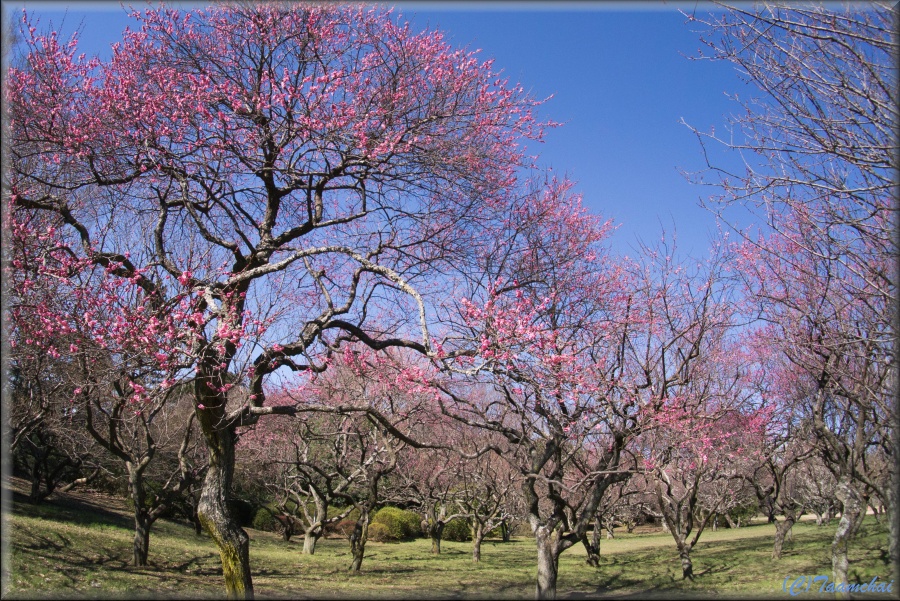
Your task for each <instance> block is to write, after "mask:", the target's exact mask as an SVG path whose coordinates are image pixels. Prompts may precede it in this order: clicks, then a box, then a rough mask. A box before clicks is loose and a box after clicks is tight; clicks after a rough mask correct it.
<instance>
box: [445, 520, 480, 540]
mask: <svg viewBox="0 0 900 601" xmlns="http://www.w3.org/2000/svg"><path fill="white" fill-rule="evenodd" d="M441 538H443V539H444V540H452V541H456V542H459V543H463V542H466V541H469V540H472V530H471V529H470V528H469V520H463V519H455V520H452V521H450V522H447V525H446V526H444V534H443V536H442V537H441Z"/></svg>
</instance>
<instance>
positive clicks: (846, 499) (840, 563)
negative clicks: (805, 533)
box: [831, 477, 866, 584]
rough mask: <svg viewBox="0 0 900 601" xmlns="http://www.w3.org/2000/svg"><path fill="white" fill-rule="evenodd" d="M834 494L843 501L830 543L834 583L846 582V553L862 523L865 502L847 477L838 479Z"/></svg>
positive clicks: (847, 562) (847, 560)
mask: <svg viewBox="0 0 900 601" xmlns="http://www.w3.org/2000/svg"><path fill="white" fill-rule="evenodd" d="M835 494H836V496H837V498H838V500H839V501H840V502H841V503H843V505H844V510H843V511H842V512H841V521H840V523H838V527H837V531H836V532H835V533H834V542H833V543H832V544H831V571H832V575H833V581H834V583H835V584H840V583H843V584H846V583H847V572H848V570H849V567H850V561H849V559H848V557H847V553H848V550H849V548H850V541H851V540H852V539H853V537H854V536H855V535H856V532H857V530H859V525H860V524H861V523H862V518H863V515H864V511H865V507H866V502H865V500H864V499H863V498H862V496H861V495H860V494H859V492H858V491H857V490H856V489H855V488H854V487H853V484H852V483H851V482H850V479H849V477H842V478H841V479H839V480H838V484H837V489H836V491H835Z"/></svg>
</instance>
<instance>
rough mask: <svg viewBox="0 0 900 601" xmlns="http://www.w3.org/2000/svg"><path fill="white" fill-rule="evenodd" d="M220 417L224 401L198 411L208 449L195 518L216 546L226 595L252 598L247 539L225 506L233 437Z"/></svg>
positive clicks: (231, 472) (231, 462)
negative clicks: (216, 405)
mask: <svg viewBox="0 0 900 601" xmlns="http://www.w3.org/2000/svg"><path fill="white" fill-rule="evenodd" d="M224 417H225V411H224V403H223V405H221V406H218V407H211V406H209V405H207V406H206V408H204V409H201V410H200V411H198V421H199V423H200V425H201V428H202V430H203V435H204V437H205V439H206V447H207V450H208V452H209V468H208V470H207V472H206V477H205V478H204V480H203V489H202V491H201V493H200V502H199V504H198V506H197V517H198V518H199V520H200V523H201V524H202V525H203V528H204V529H205V530H206V531H207V532H208V533H209V534H210V536H212V539H213V541H215V543H216V546H217V547H218V549H219V555H220V556H221V558H222V574H223V576H224V577H225V593H226V595H227V596H228V598H229V599H252V598H253V580H252V578H251V576H250V538H249V537H248V536H247V533H246V532H244V529H243V528H241V527H240V525H239V524H238V523H237V521H236V520H235V519H234V516H233V515H232V513H231V509H230V508H229V507H228V499H229V497H230V494H231V481H232V478H233V476H234V445H235V436H234V429H233V427H228V426H226V427H223V426H221V425H220V424H221V423H222V421H223V420H224Z"/></svg>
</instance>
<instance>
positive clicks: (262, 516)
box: [253, 507, 280, 532]
mask: <svg viewBox="0 0 900 601" xmlns="http://www.w3.org/2000/svg"><path fill="white" fill-rule="evenodd" d="M253 527H254V528H256V529H257V530H264V531H266V532H277V531H278V530H279V529H280V524H279V523H278V520H276V519H275V516H274V515H272V512H271V511H269V510H268V509H266V508H265V507H260V508H259V509H257V510H256V515H254V516H253Z"/></svg>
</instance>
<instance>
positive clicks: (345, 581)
mask: <svg viewBox="0 0 900 601" xmlns="http://www.w3.org/2000/svg"><path fill="white" fill-rule="evenodd" d="M8 519H9V521H8V523H7V524H6V528H5V529H4V537H6V538H7V541H8V542H9V546H8V553H9V556H8V557H7V560H8V562H7V564H6V565H7V567H8V569H9V574H5V575H4V578H3V581H4V587H5V591H4V594H3V596H4V597H5V598H36V597H38V598H39V597H46V598H67V597H68V598H81V597H90V598H106V597H128V598H134V597H152V598H158V597H167V596H169V597H177V598H189V597H195V598H219V597H222V595H223V593H224V588H223V584H222V572H221V567H220V565H219V559H218V554H217V552H216V549H215V546H214V545H213V543H212V541H211V540H210V539H209V538H208V537H207V536H206V535H202V536H196V535H195V534H194V532H193V529H192V528H191V527H190V526H187V525H182V524H179V523H174V522H168V521H160V522H158V523H157V524H156V525H155V526H154V529H153V533H152V535H151V539H150V565H149V566H147V567H144V568H134V567H131V566H129V565H128V562H129V561H130V558H131V534H132V533H131V524H130V521H129V520H128V519H127V517H125V516H123V515H120V514H116V513H114V512H103V511H102V510H101V509H100V508H95V509H94V510H85V509H82V508H78V507H75V506H71V505H70V506H59V505H55V504H44V505H40V506H29V505H25V504H15V505H14V506H13V510H12V512H11V513H10V514H9V515H8ZM248 533H249V534H250V537H251V547H250V554H251V565H252V569H253V578H254V586H255V589H256V594H257V596H258V597H260V598H292V599H304V598H309V599H327V598H391V599H397V598H416V599H419V598H467V599H468V598H472V599H475V598H492V599H494V598H513V599H522V598H525V599H528V598H532V597H533V594H534V579H535V549H534V543H533V542H532V541H531V540H530V539H528V538H524V537H523V538H519V539H514V540H513V541H512V542H510V543H502V542H500V541H495V540H488V541H486V542H485V544H484V546H483V548H482V561H481V563H478V564H475V563H473V562H472V559H471V543H455V542H452V541H444V542H443V544H442V553H441V554H440V555H439V556H434V555H432V554H431V553H430V541H428V540H426V539H419V540H416V541H413V542H405V543H374V542H369V543H368V544H367V546H366V558H365V561H364V562H363V567H362V573H361V574H358V575H350V574H348V572H347V566H348V565H349V563H350V554H349V545H348V543H347V542H346V541H345V540H343V539H323V540H321V541H320V543H319V546H318V549H317V552H316V555H313V556H308V555H303V554H301V552H300V551H301V549H302V539H301V538H295V539H294V540H291V541H290V542H288V543H285V542H283V541H282V540H281V539H280V537H278V536H277V535H274V534H270V533H266V532H259V531H256V530H248ZM833 534H834V524H833V525H832V526H830V527H821V528H820V527H817V526H815V525H814V524H810V523H800V524H797V525H796V526H795V527H794V532H793V540H792V541H788V542H787V543H786V547H785V552H784V557H783V558H782V559H781V560H780V561H776V560H773V559H772V558H771V553H772V537H773V535H774V527H773V526H772V525H767V524H759V525H753V526H748V527H744V528H740V529H737V530H727V529H726V530H719V531H718V532H711V531H707V532H705V533H704V534H703V537H702V538H701V540H700V542H699V543H698V546H697V547H696V549H695V551H694V553H693V557H694V572H695V574H696V575H697V577H696V579H695V580H694V581H693V582H690V581H688V582H685V581H682V580H681V576H680V574H681V568H680V563H679V562H678V559H677V555H676V553H675V546H674V542H673V540H672V538H671V536H670V535H668V534H662V533H654V534H643V535H627V534H620V535H617V538H615V539H613V540H607V539H604V540H603V541H602V543H601V557H602V564H601V566H600V568H599V569H595V568H591V567H589V566H588V565H586V564H585V562H584V550H583V549H582V548H581V547H580V546H577V547H573V548H572V549H570V550H568V551H566V552H565V553H564V554H563V555H562V557H561V559H560V573H559V583H558V584H559V593H560V597H561V598H566V597H568V598H573V599H574V598H590V597H599V596H610V595H612V596H628V595H630V594H635V595H638V596H641V597H646V596H654V595H659V596H665V597H677V596H689V597H698V596H711V595H726V596H731V597H740V596H750V597H753V598H758V597H767V596H768V597H781V598H785V597H787V595H785V594H784V592H783V591H782V584H783V582H784V579H785V577H786V576H788V575H792V576H800V575H816V574H829V575H830V573H831V568H830V558H829V550H830V541H831V537H832V536H833ZM886 549H887V532H886V528H885V527H884V526H882V525H880V524H877V523H876V522H875V521H874V519H872V518H869V519H868V520H867V521H866V523H865V524H864V525H863V528H862V531H861V533H860V536H859V537H858V539H857V540H856V543H855V544H854V546H853V549H852V552H851V557H850V559H851V580H852V581H861V582H868V581H869V580H871V579H872V577H873V576H878V577H879V579H881V580H888V581H889V580H890V576H889V564H888V562H887V559H886ZM880 596H882V597H886V595H880ZM866 597H871V598H877V597H879V595H866ZM892 598H893V597H892Z"/></svg>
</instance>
